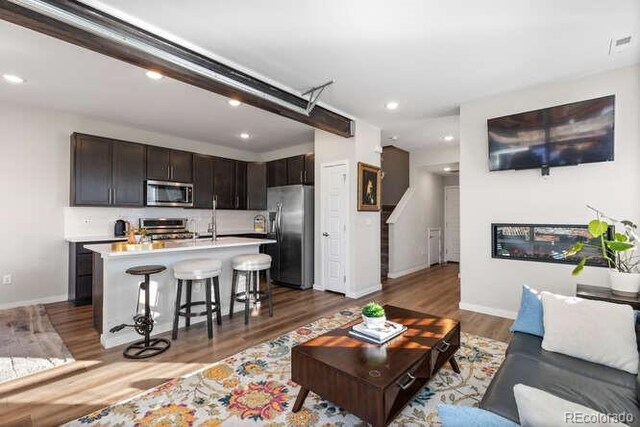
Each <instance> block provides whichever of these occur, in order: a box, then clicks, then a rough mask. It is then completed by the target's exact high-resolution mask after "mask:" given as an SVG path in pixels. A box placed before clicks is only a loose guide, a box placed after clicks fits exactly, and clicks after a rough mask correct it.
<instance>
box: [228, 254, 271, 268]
mask: <svg viewBox="0 0 640 427" xmlns="http://www.w3.org/2000/svg"><path fill="white" fill-rule="evenodd" d="M231 264H232V265H233V269H234V270H238V271H260V270H266V269H267V268H271V257H270V256H269V255H267V254H250V255H238V256H236V257H233V259H232V260H231Z"/></svg>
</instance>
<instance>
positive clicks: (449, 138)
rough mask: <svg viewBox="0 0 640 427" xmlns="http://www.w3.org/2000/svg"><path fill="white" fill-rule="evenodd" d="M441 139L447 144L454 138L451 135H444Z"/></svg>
mask: <svg viewBox="0 0 640 427" xmlns="http://www.w3.org/2000/svg"><path fill="white" fill-rule="evenodd" d="M442 139H444V140H445V141H447V142H448V141H453V140H454V139H455V137H454V136H453V135H445V136H444V137H443V138H442Z"/></svg>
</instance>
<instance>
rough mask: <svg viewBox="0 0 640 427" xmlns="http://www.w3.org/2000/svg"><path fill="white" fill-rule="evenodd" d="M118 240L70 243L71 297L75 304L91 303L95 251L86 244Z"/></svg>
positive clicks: (108, 241) (107, 241)
mask: <svg viewBox="0 0 640 427" xmlns="http://www.w3.org/2000/svg"><path fill="white" fill-rule="evenodd" d="M117 241H118V240H103V241H100V242H70V243H69V298H68V300H69V301H71V302H73V303H74V304H75V305H87V304H91V293H92V291H91V286H92V280H93V252H91V251H90V250H87V249H85V248H84V246H85V245H89V244H91V245H92V244H98V243H112V242H117Z"/></svg>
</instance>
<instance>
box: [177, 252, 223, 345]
mask: <svg viewBox="0 0 640 427" xmlns="http://www.w3.org/2000/svg"><path fill="white" fill-rule="evenodd" d="M221 272H222V262H221V261H220V260H218V259H213V258H197V259H189V260H185V261H180V262H177V263H175V264H174V265H173V276H174V277H175V278H176V279H177V280H178V289H177V292H176V304H175V309H174V313H173V333H172V339H174V340H177V339H178V326H179V322H180V317H181V316H182V317H184V318H185V320H184V323H185V327H189V326H191V318H192V317H196V316H207V332H208V334H209V339H211V338H213V312H214V311H215V312H216V323H217V324H218V325H221V324H222V311H221V308H220V283H219V280H218V277H219V276H220V273H221ZM183 280H184V281H186V282H187V292H186V294H187V295H186V297H187V302H186V303H185V304H182V281H183ZM194 280H206V284H205V301H195V302H192V301H191V294H192V291H193V281H194ZM211 288H213V293H214V297H213V298H211ZM196 305H204V306H205V311H203V312H199V313H192V312H191V308H192V307H193V306H196Z"/></svg>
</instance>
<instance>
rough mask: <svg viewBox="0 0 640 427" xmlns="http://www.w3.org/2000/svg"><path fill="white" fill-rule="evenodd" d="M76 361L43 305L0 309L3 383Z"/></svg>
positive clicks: (0, 361)
mask: <svg viewBox="0 0 640 427" xmlns="http://www.w3.org/2000/svg"><path fill="white" fill-rule="evenodd" d="M73 361H74V359H73V357H72V356H71V353H70V352H69V349H67V346H65V345H64V342H63V341H62V338H60V335H58V333H57V332H56V330H55V329H54V328H53V325H52V324H51V322H50V321H49V316H47V312H46V310H45V309H44V307H43V306H42V305H30V306H26V307H18V308H11V309H8V310H0V383H3V382H6V381H11V380H15V379H17V378H22V377H25V376H27V375H31V374H35V373H36V372H41V371H44V370H47V369H51V368H55V367H57V366H61V365H64V364H66V363H70V362H73Z"/></svg>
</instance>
